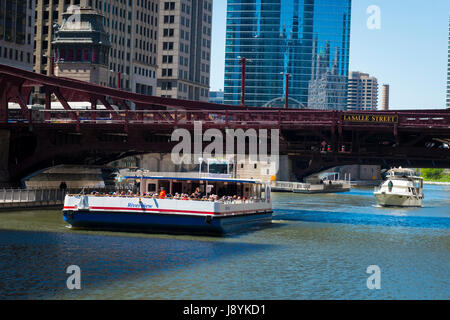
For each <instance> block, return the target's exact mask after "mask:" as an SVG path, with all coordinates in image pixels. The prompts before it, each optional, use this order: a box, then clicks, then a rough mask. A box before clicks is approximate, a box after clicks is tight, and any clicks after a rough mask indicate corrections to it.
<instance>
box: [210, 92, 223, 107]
mask: <svg viewBox="0 0 450 320" xmlns="http://www.w3.org/2000/svg"><path fill="white" fill-rule="evenodd" d="M209 102H211V103H219V104H223V91H222V90H220V91H210V92H209Z"/></svg>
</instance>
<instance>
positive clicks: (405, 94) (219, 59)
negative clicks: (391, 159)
mask: <svg viewBox="0 0 450 320" xmlns="http://www.w3.org/2000/svg"><path fill="white" fill-rule="evenodd" d="M352 2H353V3H352V27H351V28H352V29H351V40H350V42H351V47H350V70H351V71H361V72H366V73H369V74H370V75H372V76H374V77H376V78H377V79H378V83H379V89H380V99H381V85H382V84H385V83H387V84H389V85H390V86H391V93H390V94H391V97H390V104H391V107H392V108H395V109H441V108H445V96H446V86H447V59H448V36H449V33H448V27H449V14H450V1H449V0H430V1H424V0H368V1H366V0H353V1H352ZM371 5H377V6H378V7H379V8H380V10H381V28H380V29H379V30H370V29H368V28H367V24H366V22H367V20H368V18H369V14H367V12H366V10H367V8H368V7H369V6H371ZM225 28H226V0H214V12H213V28H212V33H213V35H212V37H213V39H212V53H211V59H212V61H211V90H214V91H216V90H219V89H223V78H224V58H225Z"/></svg>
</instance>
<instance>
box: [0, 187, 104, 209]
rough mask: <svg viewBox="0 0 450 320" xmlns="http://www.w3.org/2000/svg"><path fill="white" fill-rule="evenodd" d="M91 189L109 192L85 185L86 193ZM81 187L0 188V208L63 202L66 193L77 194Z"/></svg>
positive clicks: (41, 205) (49, 205) (60, 203)
mask: <svg viewBox="0 0 450 320" xmlns="http://www.w3.org/2000/svg"><path fill="white" fill-rule="evenodd" d="M91 190H96V191H101V192H109V191H111V190H109V189H107V188H104V189H99V188H95V187H86V188H84V191H85V192H86V193H89V192H91ZM82 192H83V189H65V190H61V189H0V209H5V208H29V207H51V206H60V205H63V204H64V197H65V196H66V194H79V193H82Z"/></svg>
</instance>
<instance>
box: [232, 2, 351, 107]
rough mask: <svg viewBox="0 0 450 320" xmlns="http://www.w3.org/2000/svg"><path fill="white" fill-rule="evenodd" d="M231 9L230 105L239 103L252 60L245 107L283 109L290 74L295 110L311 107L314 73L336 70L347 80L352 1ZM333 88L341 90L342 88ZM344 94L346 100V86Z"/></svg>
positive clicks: (291, 104) (241, 5)
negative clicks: (243, 72) (243, 63)
mask: <svg viewBox="0 0 450 320" xmlns="http://www.w3.org/2000/svg"><path fill="white" fill-rule="evenodd" d="M227 10H228V15H227V34H226V52H225V86H224V91H225V98H224V99H225V103H226V104H234V105H237V104H240V101H241V98H240V97H241V66H240V64H239V61H240V59H241V58H243V57H245V58H246V59H248V60H247V61H248V62H247V64H246V81H245V87H246V90H245V91H246V92H245V104H246V105H250V106H267V107H271V106H282V105H284V96H285V94H286V82H285V81H284V79H285V74H286V73H288V74H290V80H289V85H288V86H289V107H290V108H306V107H308V95H309V85H310V81H311V80H313V74H314V73H313V70H316V71H317V69H319V70H318V74H319V75H322V74H325V73H326V72H327V71H330V72H331V69H333V68H334V72H335V74H336V75H337V76H344V77H347V75H348V64H349V49H350V21H351V0H338V1H331V0H290V1H288V0H265V1H262V0H253V1H249V0H228V9H227ZM319 56H320V57H321V59H320V65H315V63H316V62H317V57H319ZM341 80H342V79H340V78H333V77H329V78H328V79H326V81H331V82H333V81H339V82H340V81H341ZM345 81H346V79H344V82H345ZM317 85H319V84H317ZM328 86H329V87H331V88H333V87H335V88H334V89H335V90H336V89H337V88H339V87H340V86H341V83H336V85H335V86H333V83H331V84H329V85H328ZM343 90H344V92H343V94H342V96H346V85H345V86H344V88H343ZM314 92H315V90H312V93H314ZM344 107H345V106H344Z"/></svg>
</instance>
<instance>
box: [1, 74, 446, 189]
mask: <svg viewBox="0 0 450 320" xmlns="http://www.w3.org/2000/svg"><path fill="white" fill-rule="evenodd" d="M33 88H34V90H35V91H36V90H39V91H40V92H42V93H43V94H44V95H45V104H44V106H43V107H42V108H30V107H29V105H30V104H32V103H30V102H32V99H33V98H32V92H33ZM52 102H59V105H60V106H61V107H60V108H58V109H55V108H52ZM75 102H76V103H81V104H83V105H85V107H84V108H82V109H79V108H77V109H76V108H74V107H73V105H74V103H75ZM11 103H14V105H15V106H17V108H16V109H14V108H11ZM8 106H9V107H8ZM198 121H200V122H201V123H202V127H203V130H207V129H210V128H215V129H218V130H221V131H222V132H223V131H225V130H226V129H239V128H241V129H244V130H247V129H249V128H253V129H279V130H280V154H281V155H285V156H287V157H288V158H289V161H290V162H291V164H292V167H293V170H294V172H295V174H296V176H297V177H298V178H303V177H304V176H306V175H309V174H312V173H315V172H319V171H321V170H324V169H327V168H331V167H334V166H337V165H345V164H379V165H381V166H383V167H391V166H404V167H436V168H449V167H450V150H449V147H448V145H449V144H450V110H405V111H403V110H402V111H383V112H381V111H372V112H343V111H325V110H294V109H277V108H270V109H269V108H259V107H249V106H229V105H222V104H212V103H206V102H198V101H186V100H178V99H169V98H160V97H153V96H146V95H140V94H136V93H130V92H127V91H122V90H117V89H113V88H108V87H103V86H99V85H96V84H92V83H86V82H81V81H77V80H73V79H67V78H57V77H54V76H45V75H41V74H36V73H33V72H28V71H24V70H21V69H16V68H13V67H10V66H6V65H0V151H1V154H0V182H8V183H17V182H18V181H20V179H22V178H23V177H25V176H27V175H29V174H31V173H33V172H35V171H37V170H40V169H43V168H47V167H50V166H54V165H58V164H96V165H103V164H106V163H108V162H110V161H114V160H117V159H120V158H122V157H126V156H130V155H137V154H144V153H153V152H157V153H165V152H170V151H171V150H172V148H173V147H174V145H175V144H176V142H171V134H172V132H173V130H174V128H184V129H187V130H189V131H191V132H193V130H194V125H195V124H196V123H198ZM247 143H248V142H247ZM207 144H208V143H205V145H207ZM224 150H226V149H225V148H224ZM269 150H270V147H269Z"/></svg>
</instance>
